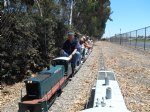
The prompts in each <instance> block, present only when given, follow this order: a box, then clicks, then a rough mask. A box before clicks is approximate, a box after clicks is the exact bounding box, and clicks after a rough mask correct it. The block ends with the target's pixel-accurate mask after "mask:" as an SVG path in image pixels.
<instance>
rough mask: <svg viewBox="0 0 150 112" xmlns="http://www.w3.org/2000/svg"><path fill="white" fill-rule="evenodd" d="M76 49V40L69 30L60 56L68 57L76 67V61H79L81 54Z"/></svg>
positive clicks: (77, 47)
mask: <svg viewBox="0 0 150 112" xmlns="http://www.w3.org/2000/svg"><path fill="white" fill-rule="evenodd" d="M78 49H79V44H78V40H76V38H75V36H74V33H73V32H69V33H68V38H67V40H66V41H65V42H64V44H63V46H62V49H61V52H60V56H65V57H69V58H70V60H71V63H72V66H73V68H75V67H76V65H77V62H79V63H80V61H81V54H80V52H79V51H78Z"/></svg>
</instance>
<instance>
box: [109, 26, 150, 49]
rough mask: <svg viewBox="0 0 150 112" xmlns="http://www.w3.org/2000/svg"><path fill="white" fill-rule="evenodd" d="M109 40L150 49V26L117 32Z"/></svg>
mask: <svg viewBox="0 0 150 112" xmlns="http://www.w3.org/2000/svg"><path fill="white" fill-rule="evenodd" d="M109 40H110V42H113V43H117V44H120V45H131V46H134V47H135V48H136V47H140V48H143V49H144V50H145V49H150V26H148V27H145V28H141V29H138V30H134V31H130V32H126V33H123V34H116V35H115V36H113V37H110V39H109Z"/></svg>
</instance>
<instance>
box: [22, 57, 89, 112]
mask: <svg viewBox="0 0 150 112" xmlns="http://www.w3.org/2000/svg"><path fill="white" fill-rule="evenodd" d="M87 57H88V55H86V56H84V59H83V60H82V62H83V61H85V60H86V59H87ZM82 62H81V63H79V65H78V66H77V67H76V68H72V64H71V61H70V60H69V58H68V57H59V58H55V59H53V61H52V66H51V67H48V68H47V69H44V70H43V71H41V72H39V73H38V75H37V76H35V77H32V78H29V79H27V80H26V81H25V86H26V95H25V96H24V97H21V102H19V112H48V109H49V107H50V106H51V105H52V103H53V102H54V100H55V98H56V96H58V95H60V93H61V90H62V88H63V87H64V86H65V85H66V84H67V82H68V80H69V78H70V77H71V76H72V75H74V73H76V71H78V69H79V68H80V67H81V65H82Z"/></svg>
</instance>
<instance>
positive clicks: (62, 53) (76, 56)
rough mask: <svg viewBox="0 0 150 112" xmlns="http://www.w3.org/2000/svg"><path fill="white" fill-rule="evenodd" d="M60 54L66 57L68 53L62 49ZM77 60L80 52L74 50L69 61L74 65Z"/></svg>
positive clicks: (79, 59)
mask: <svg viewBox="0 0 150 112" xmlns="http://www.w3.org/2000/svg"><path fill="white" fill-rule="evenodd" d="M60 56H64V57H68V56H69V54H67V53H66V52H65V51H63V52H61V53H60ZM78 61H79V62H80V61H81V54H80V52H78V51H76V53H75V54H74V55H73V56H72V59H71V63H72V64H73V65H75V66H76V65H77V62H78Z"/></svg>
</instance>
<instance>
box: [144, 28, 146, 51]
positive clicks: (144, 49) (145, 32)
mask: <svg viewBox="0 0 150 112" xmlns="http://www.w3.org/2000/svg"><path fill="white" fill-rule="evenodd" d="M145 47H146V27H145V38H144V50H145Z"/></svg>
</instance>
